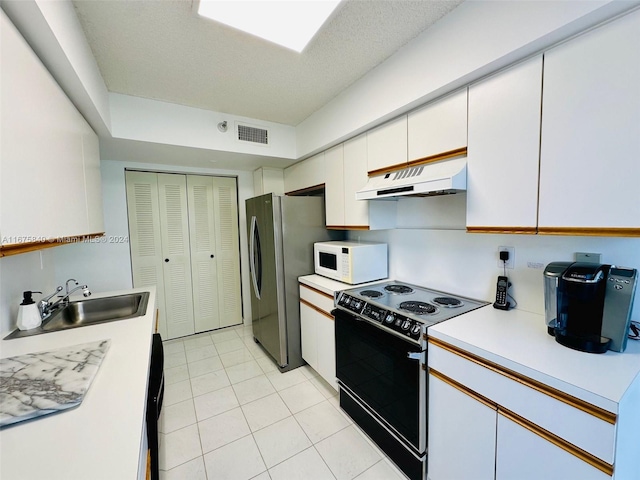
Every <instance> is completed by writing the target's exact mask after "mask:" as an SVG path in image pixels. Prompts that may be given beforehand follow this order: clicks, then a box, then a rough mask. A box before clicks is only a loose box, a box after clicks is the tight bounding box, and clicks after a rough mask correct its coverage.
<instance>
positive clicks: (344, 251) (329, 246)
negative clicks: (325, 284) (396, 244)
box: [313, 241, 388, 284]
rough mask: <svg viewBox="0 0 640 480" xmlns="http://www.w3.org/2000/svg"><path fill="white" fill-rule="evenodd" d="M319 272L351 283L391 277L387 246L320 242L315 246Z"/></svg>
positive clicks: (314, 252) (315, 260)
mask: <svg viewBox="0 0 640 480" xmlns="http://www.w3.org/2000/svg"><path fill="white" fill-rule="evenodd" d="M313 257H314V264H315V272H316V273H317V274H318V275H322V276H324V277H328V278H332V279H334V280H338V281H339V282H345V283H350V284H356V283H364V282H372V281H374V280H380V279H382V278H387V276H388V269H387V264H388V260H387V244H386V243H369V242H366V243H365V242H344V241H340V242H338V241H336V242H317V243H314V245H313Z"/></svg>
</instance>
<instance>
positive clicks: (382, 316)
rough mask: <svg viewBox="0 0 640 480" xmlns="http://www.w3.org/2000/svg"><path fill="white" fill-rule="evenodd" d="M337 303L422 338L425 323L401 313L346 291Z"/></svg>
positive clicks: (393, 328)
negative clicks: (373, 303) (368, 301)
mask: <svg viewBox="0 0 640 480" xmlns="http://www.w3.org/2000/svg"><path fill="white" fill-rule="evenodd" d="M337 305H338V306H340V307H343V308H344V309H346V310H348V311H351V312H353V313H356V314H359V315H361V316H362V317H365V318H367V319H369V320H370V321H371V322H372V323H377V324H380V325H383V326H385V327H386V328H388V329H390V330H393V331H394V332H397V333H400V334H401V335H404V336H406V337H409V338H411V339H413V340H418V339H419V338H420V334H421V332H422V327H423V324H422V323H420V322H417V321H415V320H412V319H410V318H407V317H405V316H404V315H400V314H399V313H396V312H392V311H389V310H386V309H384V308H381V307H378V306H376V305H372V304H370V303H367V302H365V301H364V300H361V299H359V298H356V297H352V296H351V295H347V294H345V293H343V294H341V295H340V297H339V298H338V303H337Z"/></svg>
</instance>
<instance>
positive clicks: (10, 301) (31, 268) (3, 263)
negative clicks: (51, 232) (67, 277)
mask: <svg viewBox="0 0 640 480" xmlns="http://www.w3.org/2000/svg"><path fill="white" fill-rule="evenodd" d="M56 248H61V247H55V248H52V249H48V250H40V251H38V252H31V253H23V254H21V255H12V256H10V257H2V258H1V259H0V334H1V335H2V336H4V335H5V334H6V333H8V332H9V331H11V330H13V329H14V328H16V319H17V317H18V306H19V305H20V302H21V301H22V292H23V291H25V290H36V291H42V292H44V294H45V295H49V294H51V293H53V290H54V289H55V285H56V284H55V270H54V263H53V252H54V250H55V249H56ZM33 298H34V300H36V301H37V300H39V299H40V295H38V294H35V295H34V296H33Z"/></svg>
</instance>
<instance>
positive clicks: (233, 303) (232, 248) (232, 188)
mask: <svg viewBox="0 0 640 480" xmlns="http://www.w3.org/2000/svg"><path fill="white" fill-rule="evenodd" d="M211 178H212V180H213V201H214V206H215V208H214V215H213V217H214V219H215V224H216V250H217V252H218V255H217V256H218V302H219V304H220V312H221V314H220V326H221V327H228V326H230V325H238V324H240V323H242V297H241V294H240V292H241V287H240V237H239V235H238V187H237V183H236V179H235V178H229V177H211Z"/></svg>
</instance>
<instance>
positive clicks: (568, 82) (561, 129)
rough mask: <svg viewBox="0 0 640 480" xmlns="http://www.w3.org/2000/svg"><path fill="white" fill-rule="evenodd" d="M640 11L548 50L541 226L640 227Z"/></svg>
mask: <svg viewBox="0 0 640 480" xmlns="http://www.w3.org/2000/svg"><path fill="white" fill-rule="evenodd" d="M639 60H640V11H634V12H632V13H630V14H628V15H626V16H624V17H622V18H620V19H617V20H615V21H614V22H611V23H609V24H606V25H604V26H602V27H600V28H597V29H595V30H592V31H590V32H588V33H586V34H584V35H581V36H580V37H577V38H575V39H573V40H571V41H569V42H567V43H565V44H562V45H560V46H558V47H556V48H554V49H552V50H550V51H549V52H547V53H545V60H544V62H545V67H544V95H543V106H542V143H541V159H540V205H539V209H540V210H539V221H538V225H539V231H540V232H541V233H565V234H586V235H589V234H594V235H636V236H637V235H640V208H638V206H639V205H640V188H638V186H639V185H640V168H638V152H640V61H639Z"/></svg>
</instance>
